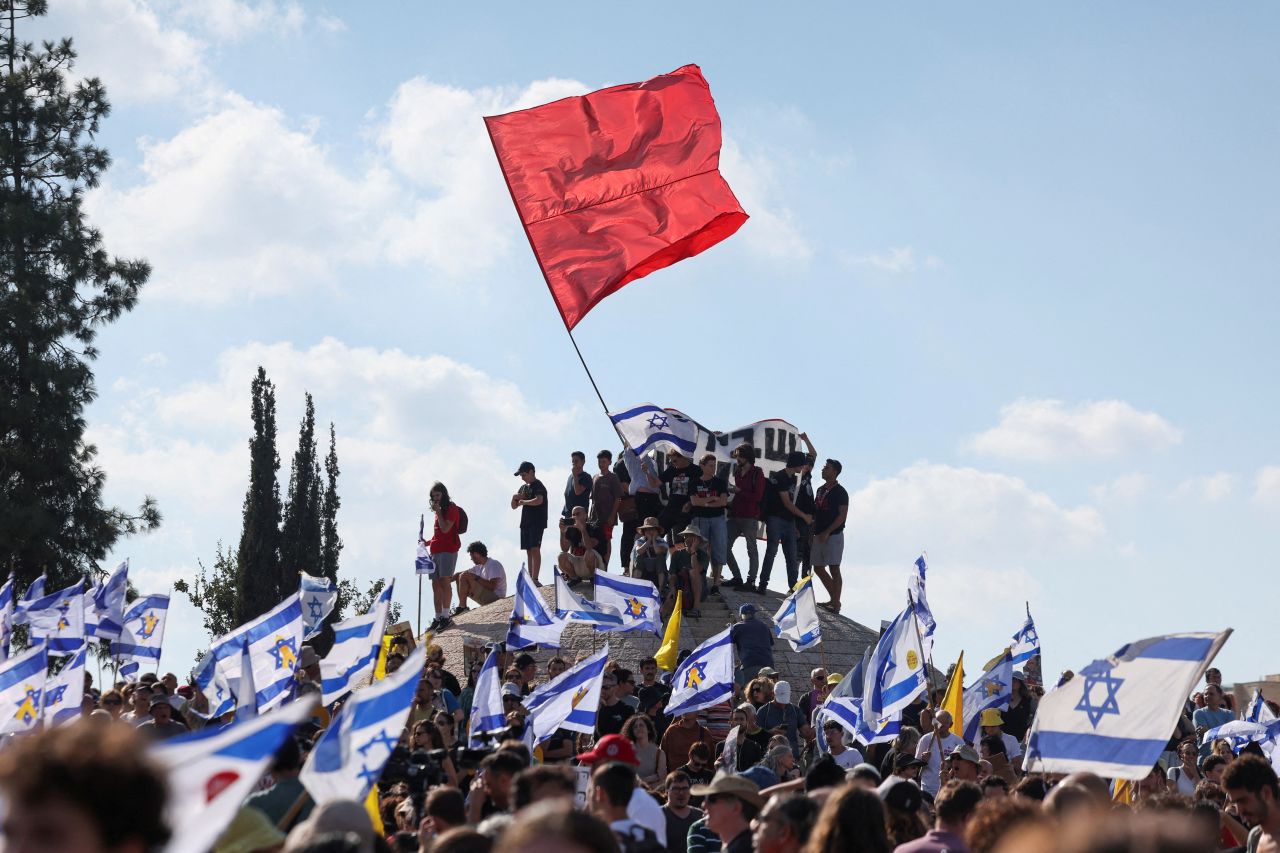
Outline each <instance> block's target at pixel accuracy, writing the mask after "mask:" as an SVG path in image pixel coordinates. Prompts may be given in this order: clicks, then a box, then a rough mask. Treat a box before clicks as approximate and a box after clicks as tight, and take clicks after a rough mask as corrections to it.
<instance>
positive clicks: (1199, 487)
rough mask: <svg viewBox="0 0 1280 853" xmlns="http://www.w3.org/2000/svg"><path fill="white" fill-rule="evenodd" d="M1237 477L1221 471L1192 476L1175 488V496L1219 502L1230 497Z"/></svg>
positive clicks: (1206, 501)
mask: <svg viewBox="0 0 1280 853" xmlns="http://www.w3.org/2000/svg"><path fill="white" fill-rule="evenodd" d="M1235 481H1236V478H1235V477H1233V476H1232V475H1230V474H1228V473H1226V472H1225V471H1219V472H1218V473H1216V474H1206V475H1204V476H1202V477H1191V478H1189V479H1187V480H1184V481H1182V482H1181V483H1179V484H1178V486H1177V488H1175V489H1174V490H1173V494H1174V497H1178V498H1192V499H1194V500H1199V501H1204V502H1205V503H1217V502H1218V501H1221V500H1223V499H1225V498H1227V497H1230V495H1231V492H1232V490H1233V489H1234V488H1235Z"/></svg>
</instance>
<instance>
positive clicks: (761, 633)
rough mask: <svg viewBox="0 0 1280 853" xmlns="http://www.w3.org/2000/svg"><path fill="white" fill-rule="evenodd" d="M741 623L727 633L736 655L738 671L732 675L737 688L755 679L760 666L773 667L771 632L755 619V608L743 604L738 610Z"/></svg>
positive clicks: (766, 626) (752, 605)
mask: <svg viewBox="0 0 1280 853" xmlns="http://www.w3.org/2000/svg"><path fill="white" fill-rule="evenodd" d="M738 615H739V616H740V617H742V621H741V622H739V623H738V624H736V625H734V626H733V628H732V629H731V630H730V631H729V640H730V642H732V643H733V648H734V651H736V652H737V653H738V669H737V670H736V671H735V673H734V675H735V678H736V680H737V682H738V686H739V687H745V686H746V684H747V682H748V681H750V680H751V679H753V678H755V677H756V675H757V674H758V673H759V672H760V667H762V666H768V667H772V666H773V631H770V630H769V626H768V625H766V624H764V623H763V622H761V621H760V620H759V619H757V618H756V606H755V605H754V604H744V605H742V606H741V607H739V608H738Z"/></svg>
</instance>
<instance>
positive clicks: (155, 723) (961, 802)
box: [0, 610, 1280, 853]
mask: <svg viewBox="0 0 1280 853" xmlns="http://www.w3.org/2000/svg"><path fill="white" fill-rule="evenodd" d="M754 621H755V620H754V614H753V613H751V612H750V610H747V611H746V612H744V613H743V619H742V622H741V623H739V626H741V625H749V624H751V623H752V622H754ZM749 633H750V632H749V631H748V632H747V634H749ZM738 639H740V638H737V637H735V641H736V640H738ZM408 642H411V641H406V642H405V643H404V644H402V645H400V646H398V647H396V648H393V649H392V651H391V652H390V653H389V654H388V657H387V661H386V668H387V670H388V672H396V671H398V668H399V667H400V666H401V665H402V664H403V663H404V661H405V657H406V655H405V652H406V651H407V649H406V648H405V647H404V646H405V645H407V644H408ZM735 645H738V643H737V642H735ZM497 648H498V651H499V653H500V661H501V667H502V670H501V671H502V672H503V673H504V676H503V677H504V682H503V684H502V687H501V694H502V698H503V707H504V711H505V713H506V721H507V723H508V728H507V730H506V731H504V732H501V733H500V734H498V735H497V736H495V737H493V738H492V739H491V741H490V742H489V743H487V744H486V746H485V747H484V748H483V749H468V748H465V746H464V744H466V743H467V728H466V725H467V724H466V721H467V720H468V716H469V712H470V705H471V702H472V699H473V697H474V692H475V689H476V681H477V678H478V675H479V672H478V670H479V665H478V664H476V665H473V666H471V667H469V668H468V671H466V672H458V673H455V672H452V671H451V669H450V668H449V666H448V665H447V663H448V662H447V660H446V658H445V655H444V653H443V651H442V650H441V649H440V648H439V647H438V646H429V647H428V650H427V655H426V661H427V662H426V665H425V668H424V671H423V674H422V678H421V680H420V681H419V682H418V685H417V689H416V693H415V695H414V699H413V702H412V706H411V708H410V709H409V714H408V720H407V723H406V725H405V727H404V731H403V732H402V734H401V736H400V739H399V744H398V745H397V747H396V749H395V750H394V752H393V753H392V755H391V758H390V760H389V761H388V762H387V764H386V767H385V768H384V770H383V772H382V774H381V778H380V779H379V781H378V782H377V792H378V798H377V799H378V811H379V818H380V822H381V826H378V825H377V824H376V823H375V822H374V821H373V820H372V818H371V816H370V814H369V813H368V812H367V811H366V809H365V808H364V806H363V805H362V804H360V803H355V802H336V803H334V802H330V803H326V804H324V805H322V806H319V807H314V806H313V804H312V803H311V800H310V797H309V796H308V794H307V792H306V790H305V788H304V787H303V785H302V783H301V782H300V780H299V778H298V777H299V772H300V771H301V768H302V767H303V764H304V762H305V760H306V756H307V754H308V752H309V751H310V749H311V748H312V746H313V744H314V743H315V742H316V740H317V738H318V736H319V734H320V732H321V731H322V730H323V729H324V727H325V726H326V725H327V724H328V722H329V720H330V717H329V711H334V710H336V709H329V711H326V710H325V709H320V710H318V711H317V715H316V717H315V718H314V719H312V720H311V721H309V722H308V723H307V724H305V725H303V726H302V727H300V728H299V729H298V730H297V732H296V735H295V737H293V738H292V739H290V740H288V741H287V742H286V743H285V745H284V747H283V748H282V749H281V750H280V751H279V752H278V753H277V755H276V756H275V759H274V761H273V763H272V766H271V769H270V772H269V774H268V775H267V776H266V777H265V778H264V779H263V780H262V781H261V782H260V784H259V786H258V790H257V792H256V793H254V794H253V795H251V796H250V797H249V798H248V800H247V801H246V803H245V804H244V806H243V807H242V808H241V810H240V813H239V814H238V815H237V816H236V818H235V820H234V821H233V822H232V824H231V825H230V827H229V828H228V829H227V830H226V832H225V833H224V834H223V836H222V838H221V840H219V842H218V843H217V845H216V846H215V848H214V849H215V851H218V853H253V851H272V850H287V851H309V853H318V851H357V850H358V851H373V850H379V851H382V850H396V851H412V850H421V851H431V853H488V851H498V853H541V851H548V853H550V851H555V853H570V851H578V850H586V851H591V853H599V851H605V852H606V853H611V851H620V853H629V852H630V853H641V851H643V853H659V851H670V853H710V851H716V850H724V851H730V853H749V851H755V853H854V851H872V853H881V851H883V853H888V851H893V850H897V851H906V853H921V851H925V852H926V853H928V852H929V851H933V852H935V853H936V851H953V853H959V851H973V853H988V851H1034V850H1061V851H1075V850H1079V851H1094V850H1096V851H1111V850H1116V851H1121V850H1133V851H1184V850H1185V851H1218V850H1230V849H1246V850H1248V851H1258V850H1264V851H1265V850H1273V849H1276V848H1275V846H1274V845H1276V844H1278V843H1280V786H1278V783H1277V778H1276V774H1275V773H1274V771H1273V770H1272V767H1271V764H1270V762H1269V760H1266V759H1265V758H1264V757H1263V756H1262V754H1261V750H1260V749H1258V747H1257V745H1256V744H1251V745H1248V746H1245V747H1244V749H1242V750H1241V751H1240V754H1238V755H1237V754H1236V752H1235V751H1234V749H1236V748H1238V747H1234V746H1233V744H1231V743H1228V742H1227V741H1222V740H1220V741H1211V740H1209V739H1207V738H1206V737H1205V734H1206V732H1207V731H1208V729H1209V728H1211V727H1213V726H1217V725H1220V724H1221V723H1223V722H1225V721H1227V720H1230V719H1234V718H1235V716H1236V710H1235V703H1234V700H1233V698H1232V697H1231V696H1230V695H1229V694H1225V693H1224V692H1223V690H1222V684H1221V674H1220V673H1219V672H1218V671H1217V670H1216V669H1211V670H1209V671H1208V672H1207V674H1206V684H1205V686H1204V688H1203V690H1201V691H1198V692H1197V693H1196V694H1195V695H1194V696H1192V697H1190V698H1189V699H1188V701H1187V706H1186V713H1185V714H1184V715H1183V717H1182V719H1181V720H1180V721H1179V723H1178V726H1177V728H1176V730H1175V731H1174V732H1172V733H1171V738H1170V742H1169V744H1168V750H1167V752H1166V754H1165V756H1164V757H1162V758H1161V761H1160V763H1158V764H1157V765H1156V766H1154V767H1153V768H1152V770H1151V773H1150V774H1149V775H1148V776H1147V777H1146V778H1144V779H1141V780H1139V781H1137V782H1136V783H1133V784H1131V785H1121V786H1118V787H1117V786H1115V785H1113V784H1111V783H1109V781H1108V780H1104V779H1101V778H1099V777H1096V776H1093V775H1091V774H1087V773H1076V774H1071V775H1068V776H1065V777H1059V776H1054V775H1045V774H1039V773H1035V774H1024V772H1023V771H1022V769H1021V766H1022V760H1021V753H1022V751H1023V749H1024V746H1025V743H1026V739H1027V735H1028V732H1029V730H1030V727H1031V721H1032V720H1033V719H1034V716H1035V710H1036V705H1037V703H1038V701H1039V697H1040V693H1041V691H1040V689H1039V688H1038V687H1036V686H1034V685H1030V684H1028V683H1027V679H1026V677H1025V676H1023V675H1022V673H1020V672H1019V673H1017V674H1016V675H1015V682H1016V683H1015V693H1014V696H1015V698H1014V701H1012V702H1011V703H1010V707H1009V709H1008V710H1007V711H1004V712H1001V711H987V712H985V713H984V714H983V717H982V720H981V734H980V737H979V738H978V742H977V745H976V747H975V745H973V744H969V743H965V742H964V741H963V740H962V739H961V738H960V737H959V736H958V735H957V734H956V733H955V731H954V723H955V721H953V720H952V719H951V717H950V715H949V714H948V712H947V711H945V710H940V709H939V704H940V701H941V698H942V697H941V695H940V694H934V695H932V696H925V695H923V694H922V695H921V696H920V697H918V698H917V700H916V701H915V702H914V703H913V704H911V705H910V706H909V707H908V708H907V709H905V710H904V711H903V713H902V726H901V730H900V732H899V733H898V735H897V736H896V737H895V738H894V739H893V740H892V742H889V743H877V744H873V745H870V746H867V745H860V744H856V743H854V742H853V741H852V739H851V738H850V737H849V735H848V733H847V732H846V731H845V730H844V728H843V727H842V725H841V724H840V723H839V722H837V721H834V720H831V719H824V718H822V717H820V716H819V715H817V714H816V713H815V712H816V711H817V710H818V708H819V706H820V705H821V704H822V702H823V701H824V699H825V698H826V697H827V696H828V694H829V692H830V691H831V689H832V688H833V687H834V685H836V684H837V683H839V681H840V679H841V674H840V673H836V672H827V671H826V670H825V669H823V668H815V669H814V670H813V671H812V673H811V674H810V680H809V683H807V684H805V685H803V686H801V685H794V686H793V685H792V684H791V683H790V682H789V681H787V680H786V679H784V678H782V677H781V676H780V675H779V674H778V673H777V672H776V671H775V670H774V669H773V668H772V667H771V666H764V667H761V668H759V669H758V670H754V669H745V668H743V667H740V668H739V669H740V672H739V679H738V681H739V683H738V686H737V689H736V692H735V695H734V697H733V698H732V699H731V700H729V701H727V702H724V703H722V704H720V705H717V706H713V707H711V708H707V709H704V710H702V711H698V712H691V713H684V714H679V715H677V716H675V717H674V718H673V717H670V716H668V715H667V714H666V712H665V708H666V702H667V700H668V697H669V696H670V688H669V687H668V685H667V684H666V683H665V681H664V677H663V674H662V673H660V671H659V669H658V666H657V662H656V661H655V660H654V659H653V658H646V659H644V660H641V661H639V662H637V664H636V669H635V670H632V669H629V668H628V667H626V666H625V665H624V662H621V661H610V663H609V664H608V667H607V669H606V671H605V675H604V677H603V680H602V686H601V693H600V704H599V706H598V708H597V713H596V724H595V728H594V730H593V731H592V732H590V733H581V732H573V731H564V730H562V731H558V732H556V733H555V734H554V735H553V736H552V737H551V738H550V739H548V740H545V741H543V742H542V743H541V744H539V745H538V746H537V748H536V749H534V750H531V749H530V748H529V746H528V745H527V742H526V740H525V739H524V737H523V735H524V725H525V709H524V707H523V704H522V703H523V701H524V700H525V697H527V696H529V694H530V693H531V692H533V691H534V689H535V688H536V687H537V686H538V685H539V684H541V683H544V682H545V681H548V680H551V679H554V678H555V677H556V676H557V675H559V674H561V673H563V672H564V671H565V670H566V669H568V668H569V667H570V666H572V665H573V662H571V661H568V660H565V659H562V658H558V657H557V658H552V659H551V660H550V661H549V662H548V663H547V664H546V666H545V667H540V666H539V664H538V662H537V661H536V660H535V659H534V657H533V656H531V655H529V654H527V653H519V654H517V653H515V652H512V651H507V650H504V649H502V648H501V647H500V646H499V647H497ZM739 658H740V659H741V655H739ZM303 663H304V666H303V668H302V669H301V670H300V673H299V677H300V679H301V680H302V690H301V692H304V693H305V692H308V690H309V689H310V688H309V685H311V684H312V682H311V678H312V675H313V674H314V673H313V672H309V671H310V670H311V667H312V666H313V660H312V658H311V656H310V655H307V656H306V658H305V660H304V662H303ZM200 701H201V697H200V696H199V693H198V691H195V692H194V694H193V692H192V689H191V688H190V687H188V686H186V685H182V686H179V685H178V684H177V679H176V678H174V677H173V676H172V675H171V674H166V675H164V676H161V677H156V676H155V675H154V674H150V675H145V676H143V677H142V679H140V680H139V681H138V682H136V683H133V684H117V685H115V686H114V687H113V688H112V689H110V690H107V691H106V692H104V693H101V694H98V693H97V692H96V691H94V690H92V689H90V690H88V691H87V692H86V700H85V708H84V711H85V719H83V720H81V721H79V722H76V723H75V724H73V725H70V726H64V727H58V728H53V729H50V730H47V731H44V732H41V733H38V734H35V735H32V736H27V737H22V738H16V739H13V740H12V742H11V743H9V744H8V745H7V747H6V748H5V749H4V750H0V796H2V798H3V800H4V802H5V803H6V804H7V810H6V815H5V817H4V822H3V832H4V835H5V840H6V847H5V849H7V850H21V851H46V850H48V851H52V850H59V851H81V850H83V851H90V850H136V851H139V853H141V851H147V850H153V849H158V847H159V846H161V845H162V843H163V842H164V840H165V838H166V836H167V833H168V829H167V827H166V825H165V824H164V820H163V815H164V798H165V796H166V794H165V787H164V784H163V782H162V781H161V778H160V777H159V775H158V771H157V770H156V769H155V768H154V767H153V766H151V765H150V764H149V762H148V760H147V758H146V750H145V749H142V748H141V746H142V744H143V743H144V742H145V740H146V739H147V738H163V737H168V736H171V735H172V734H176V733H180V732H183V731H187V730H188V729H190V728H198V727H199V726H201V725H208V724H212V723H208V722H206V721H204V720H203V719H202V718H201V716H200V714H198V713H197V709H198V706H199V704H200ZM1273 710H1278V711H1280V708H1273ZM819 728H821V730H822V731H821V737H820V736H819V732H818V729H819Z"/></svg>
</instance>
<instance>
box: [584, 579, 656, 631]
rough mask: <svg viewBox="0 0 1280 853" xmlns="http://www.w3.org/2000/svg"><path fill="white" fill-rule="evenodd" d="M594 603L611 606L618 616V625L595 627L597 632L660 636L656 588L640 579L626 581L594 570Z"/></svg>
mask: <svg viewBox="0 0 1280 853" xmlns="http://www.w3.org/2000/svg"><path fill="white" fill-rule="evenodd" d="M596 604H599V605H602V606H604V607H612V608H613V609H615V610H617V611H618V613H620V614H621V615H622V626H621V627H618V628H608V627H605V626H602V625H597V626H596V630H597V631H624V632H625V631H652V632H653V633H654V635H655V636H658V637H661V636H662V617H661V615H660V614H659V612H658V611H659V610H660V609H661V607H662V600H661V599H660V598H659V597H658V588H657V587H656V586H654V585H653V584H652V583H650V582H649V581H647V580H644V579H643V578H627V577H622V576H621V575H611V574H609V573H608V572H603V571H599V570H597V571H596Z"/></svg>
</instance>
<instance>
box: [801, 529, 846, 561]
mask: <svg viewBox="0 0 1280 853" xmlns="http://www.w3.org/2000/svg"><path fill="white" fill-rule="evenodd" d="M843 556H844V531H843V530H841V531H840V532H839V533H832V534H831V535H830V536H828V537H827V541H826V542H825V543H824V542H823V541H822V540H821V539H819V538H818V537H817V536H815V537H813V544H812V545H810V546H809V562H810V564H811V565H814V566H838V565H840V558H841V557H843Z"/></svg>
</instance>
